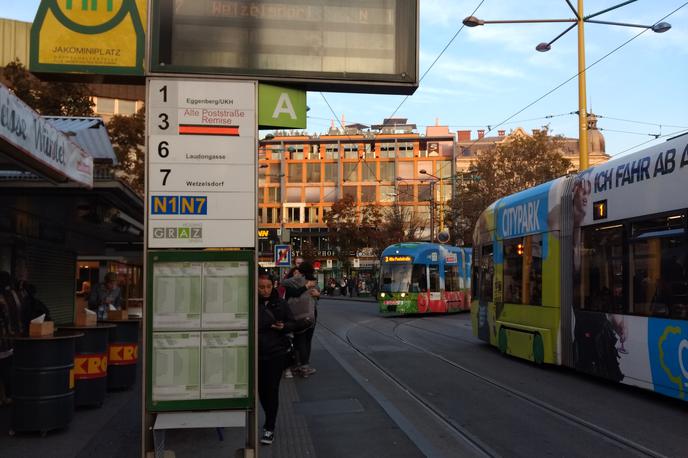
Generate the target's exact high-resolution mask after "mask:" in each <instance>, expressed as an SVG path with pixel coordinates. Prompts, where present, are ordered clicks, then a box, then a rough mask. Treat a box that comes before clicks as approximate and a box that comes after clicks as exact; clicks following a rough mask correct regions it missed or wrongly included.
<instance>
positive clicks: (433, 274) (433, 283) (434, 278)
mask: <svg viewBox="0 0 688 458" xmlns="http://www.w3.org/2000/svg"><path fill="white" fill-rule="evenodd" d="M428 269H429V271H430V291H435V292H437V291H439V290H440V266H429V267H428Z"/></svg>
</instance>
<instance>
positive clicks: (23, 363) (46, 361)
mask: <svg viewBox="0 0 688 458" xmlns="http://www.w3.org/2000/svg"><path fill="white" fill-rule="evenodd" d="M81 336H83V334H80V333H75V332H68V331H66V332H58V333H56V334H55V335H54V336H43V337H17V338H15V339H14V366H13V368H12V377H13V379H12V386H13V394H12V411H11V414H10V431H9V432H10V434H11V435H13V434H14V432H15V431H40V433H41V434H42V435H45V434H46V433H47V432H48V431H51V430H53V429H59V428H64V427H65V426H67V425H68V424H69V423H70V422H71V421H72V418H73V417H74V379H73V378H72V368H73V367H74V349H75V342H76V339H77V338H79V337H81Z"/></svg>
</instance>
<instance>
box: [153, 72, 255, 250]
mask: <svg viewBox="0 0 688 458" xmlns="http://www.w3.org/2000/svg"><path fill="white" fill-rule="evenodd" d="M256 87H257V85H256V83H255V82H248V81H222V80H195V79H181V78H150V79H149V80H148V97H147V107H148V113H147V117H146V118H147V120H148V154H147V155H146V157H147V160H148V198H147V205H148V215H147V217H148V218H147V219H148V246H149V247H150V248H223V247H235V248H253V247H255V193H256V189H255V187H256V178H255V176H256V135H257V134H256V126H257V121H256V119H257V113H256V93H257V89H256Z"/></svg>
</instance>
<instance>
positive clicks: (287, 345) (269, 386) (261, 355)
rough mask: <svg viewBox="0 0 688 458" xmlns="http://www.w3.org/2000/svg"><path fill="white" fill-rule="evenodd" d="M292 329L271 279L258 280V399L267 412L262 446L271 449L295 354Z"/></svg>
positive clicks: (290, 321)
mask: <svg viewBox="0 0 688 458" xmlns="http://www.w3.org/2000/svg"><path fill="white" fill-rule="evenodd" d="M293 328H294V320H293V317H292V315H291V312H290V310H289V307H288V306H287V303H286V302H285V301H284V300H283V299H281V298H280V297H279V294H278V293H277V290H276V289H274V288H273V279H272V277H270V275H268V274H266V273H261V274H260V275H259V276H258V397H259V398H260V405H261V406H262V407H263V411H264V412H265V423H264V425H263V435H262V436H261V438H260V442H261V444H265V445H270V444H272V442H273V441H274V440H275V423H276V421H277V411H278V408H279V385H280V381H281V379H282V371H283V370H284V369H285V368H286V367H287V366H289V360H290V358H291V355H290V354H291V352H292V344H291V341H290V340H289V337H287V333H289V332H291V331H292V330H293Z"/></svg>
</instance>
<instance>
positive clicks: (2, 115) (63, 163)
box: [0, 84, 93, 187]
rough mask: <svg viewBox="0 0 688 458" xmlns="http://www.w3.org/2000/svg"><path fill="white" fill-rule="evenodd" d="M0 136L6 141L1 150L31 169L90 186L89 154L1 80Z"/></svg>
mask: <svg viewBox="0 0 688 458" xmlns="http://www.w3.org/2000/svg"><path fill="white" fill-rule="evenodd" d="M0 140H1V141H2V142H4V143H7V144H9V148H3V152H5V153H7V154H8V156H10V157H11V158H13V159H14V160H15V161H17V162H19V163H21V164H23V165H25V166H27V167H28V168H30V169H32V170H35V171H37V172H39V173H42V174H44V175H46V176H49V177H51V178H53V179H57V180H64V179H66V178H69V179H71V180H74V181H76V182H78V183H81V184H84V185H86V186H88V187H92V186H93V158H92V157H91V156H90V155H89V154H88V153H86V152H85V151H84V150H82V149H81V148H79V147H78V146H77V145H76V144H75V143H73V142H72V141H70V140H69V138H67V136H65V135H64V134H63V133H62V132H60V131H59V130H57V129H56V128H55V127H53V126H52V124H50V122H48V121H46V120H45V119H43V118H41V117H40V116H38V114H37V113H36V112H35V111H33V110H32V109H31V108H29V106H28V105H26V104H25V103H24V102H22V101H21V100H19V99H18V98H17V97H16V96H15V95H14V94H12V93H11V92H10V91H9V90H8V89H7V88H6V87H5V86H3V85H2V84H0ZM2 142H0V143H2Z"/></svg>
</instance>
